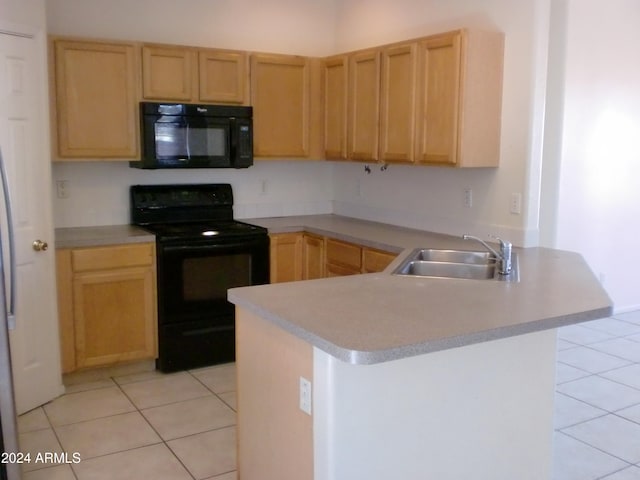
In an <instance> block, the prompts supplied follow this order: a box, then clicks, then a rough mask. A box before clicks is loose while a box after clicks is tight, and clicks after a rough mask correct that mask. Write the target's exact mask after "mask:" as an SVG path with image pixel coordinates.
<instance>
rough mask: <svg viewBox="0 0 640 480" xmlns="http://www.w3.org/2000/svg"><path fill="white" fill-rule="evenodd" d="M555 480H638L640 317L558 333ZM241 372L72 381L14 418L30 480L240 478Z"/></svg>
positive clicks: (225, 368) (228, 368)
mask: <svg viewBox="0 0 640 480" xmlns="http://www.w3.org/2000/svg"><path fill="white" fill-rule="evenodd" d="M557 367H558V369H557V392H556V415H555V427H556V432H555V438H554V465H553V467H554V468H553V469H554V471H553V480H640V311H638V312H632V313H627V314H622V315H615V316H613V317H611V318H607V319H602V320H596V321H593V322H587V323H582V324H578V325H572V326H570V327H564V328H562V329H560V331H559V338H558V363H557ZM235 401H236V387H235V366H234V365H232V364H229V365H222V366H216V367H210V368H204V369H199V370H193V371H189V372H180V373H176V374H171V375H163V374H160V373H157V372H148V373H143V374H134V375H128V376H122V377H114V378H112V379H108V380H103V381H99V382H92V383H85V384H81V385H77V386H73V387H71V388H69V389H68V393H67V394H66V395H64V396H62V397H60V398H58V399H56V400H54V401H53V402H51V403H49V404H47V405H45V406H44V407H42V408H38V409H36V410H33V411H32V412H29V413H27V414H25V415H23V416H21V417H20V418H19V429H20V432H21V434H20V441H21V445H22V449H23V451H29V452H32V455H36V454H37V453H38V452H41V453H42V452H58V453H63V452H66V453H67V454H69V455H70V458H69V460H70V461H72V460H73V458H72V457H71V454H72V453H73V452H78V453H79V454H80V456H81V458H82V461H81V462H80V463H77V464H73V463H70V464H66V465H52V464H51V463H48V464H43V463H39V464H35V463H32V464H30V465H26V466H25V467H26V468H25V469H24V470H25V475H24V480H44V479H47V480H89V479H91V480H102V479H104V480H111V479H115V478H117V479H119V480H128V479H136V480H137V479H141V478H149V479H154V480H165V479H166V480H183V479H184V480H193V479H196V480H201V479H208V480H209V479H215V480H236V478H237V477H236V472H235V471H234V470H235V460H236V447H235V444H236V440H235V423H236V415H235Z"/></svg>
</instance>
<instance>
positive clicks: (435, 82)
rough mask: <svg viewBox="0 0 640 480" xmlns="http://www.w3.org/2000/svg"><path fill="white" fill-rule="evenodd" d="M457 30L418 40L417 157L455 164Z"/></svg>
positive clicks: (458, 41) (457, 108)
mask: <svg viewBox="0 0 640 480" xmlns="http://www.w3.org/2000/svg"><path fill="white" fill-rule="evenodd" d="M460 52H461V50H460V33H459V32H454V33H452V34H446V35H438V36H434V37H429V38H427V39H425V40H423V41H422V42H420V47H419V56H420V61H419V69H420V83H419V85H420V93H419V106H418V118H417V135H416V140H417V145H416V150H417V161H418V162H420V163H440V164H451V165H453V164H456V162H457V158H458V125H459V102H460Z"/></svg>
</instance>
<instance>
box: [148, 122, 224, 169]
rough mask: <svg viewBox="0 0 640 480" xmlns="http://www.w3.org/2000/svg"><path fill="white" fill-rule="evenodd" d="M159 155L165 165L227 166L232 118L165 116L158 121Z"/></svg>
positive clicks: (157, 152) (155, 133)
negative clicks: (230, 119)
mask: <svg viewBox="0 0 640 480" xmlns="http://www.w3.org/2000/svg"><path fill="white" fill-rule="evenodd" d="M154 138H155V150H156V159H157V161H158V162H159V163H162V164H164V165H185V166H198V165H205V166H227V163H228V162H229V156H230V127H229V122H228V121H225V120H224V119H216V118H210V117H209V118H195V119H189V121H187V119H186V117H176V116H162V117H159V118H158V119H157V120H156V122H155V124H154Z"/></svg>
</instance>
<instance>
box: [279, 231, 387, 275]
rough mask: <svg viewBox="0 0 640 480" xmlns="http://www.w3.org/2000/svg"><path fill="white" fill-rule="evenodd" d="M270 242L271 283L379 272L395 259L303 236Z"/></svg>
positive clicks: (286, 235)
mask: <svg viewBox="0 0 640 480" xmlns="http://www.w3.org/2000/svg"><path fill="white" fill-rule="evenodd" d="M270 238H271V283H280V282H291V281H296V280H311V279H314V278H326V277H338V276H344V275H358V274H360V273H375V272H381V271H383V270H384V269H385V268H387V266H388V265H389V264H390V263H391V262H392V261H393V260H394V259H395V258H396V254H395V253H391V252H386V251H383V250H377V249H373V248H369V247H365V246H362V245H358V244H355V243H350V242H345V241H343V240H338V239H335V238H329V237H321V236H318V235H314V234H310V233H306V232H305V233H303V232H295V233H278V234H271V235H270Z"/></svg>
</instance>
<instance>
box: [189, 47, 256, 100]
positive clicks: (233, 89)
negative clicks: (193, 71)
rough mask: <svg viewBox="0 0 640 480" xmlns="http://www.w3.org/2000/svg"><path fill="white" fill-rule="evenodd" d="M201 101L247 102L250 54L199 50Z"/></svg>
mask: <svg viewBox="0 0 640 480" xmlns="http://www.w3.org/2000/svg"><path fill="white" fill-rule="evenodd" d="M198 62H199V69H198V70H199V76H200V79H199V80H200V82H199V86H200V91H199V93H200V95H199V97H200V101H202V102H215V103H238V104H243V103H247V94H246V92H247V88H246V84H247V81H248V66H247V62H248V56H247V54H246V53H243V52H231V51H224V50H200V51H199V52H198Z"/></svg>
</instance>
